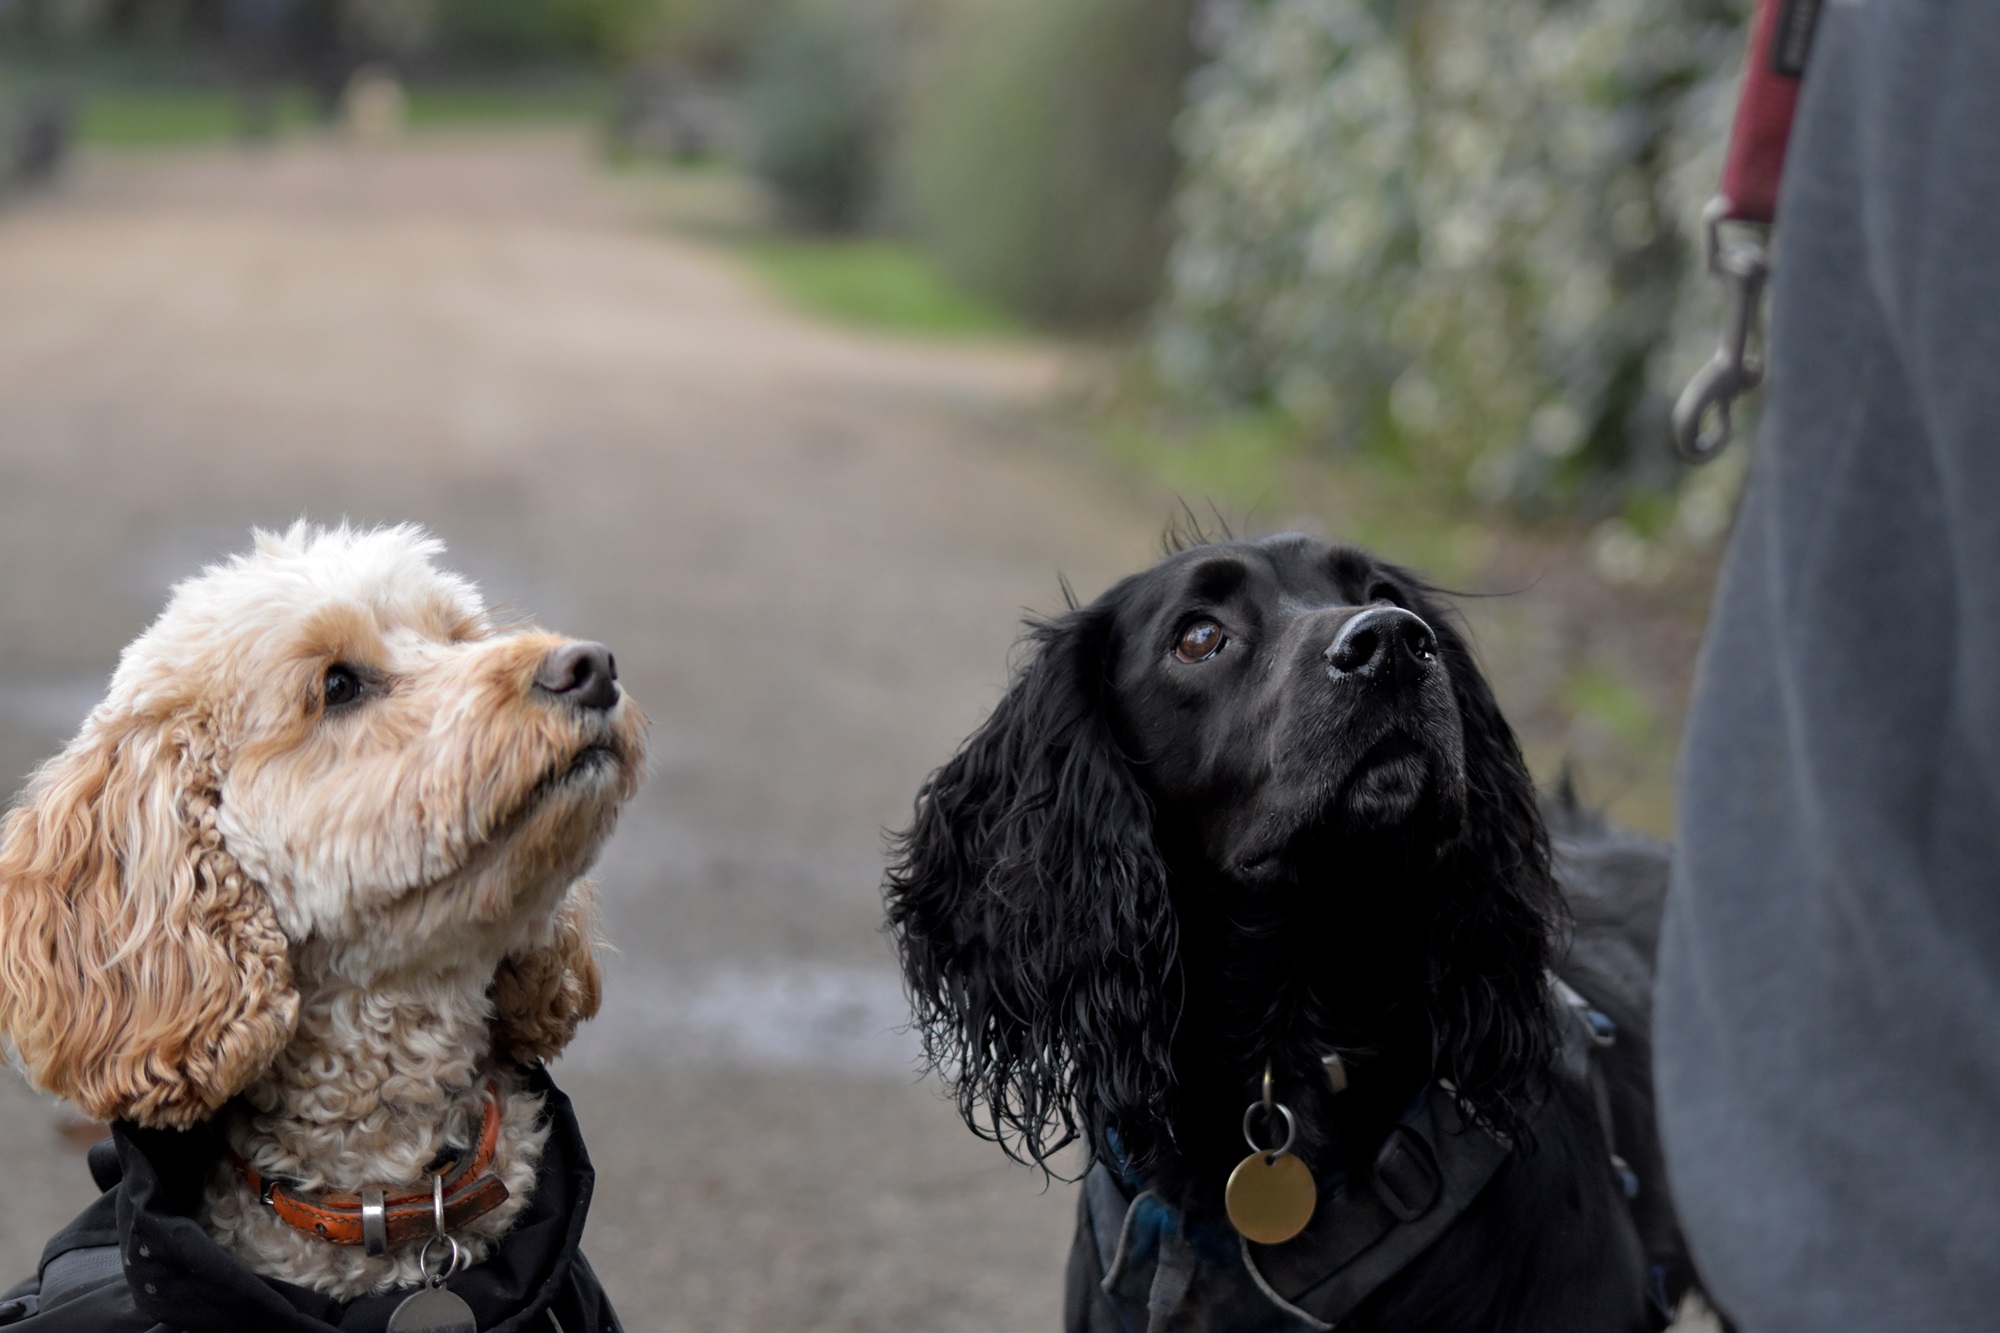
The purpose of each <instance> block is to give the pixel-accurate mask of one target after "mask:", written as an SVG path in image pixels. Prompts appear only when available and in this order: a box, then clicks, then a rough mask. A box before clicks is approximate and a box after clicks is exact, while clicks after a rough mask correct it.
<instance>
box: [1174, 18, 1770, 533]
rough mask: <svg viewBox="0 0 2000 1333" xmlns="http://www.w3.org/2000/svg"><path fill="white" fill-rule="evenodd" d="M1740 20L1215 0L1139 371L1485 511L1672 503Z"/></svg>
mask: <svg viewBox="0 0 2000 1333" xmlns="http://www.w3.org/2000/svg"><path fill="white" fill-rule="evenodd" d="M1747 11H1748V3H1747V0H1403V2H1402V3H1396V2H1395V0H1234V2H1233V3H1232V2H1231V0H1210V5H1209V7H1208V8H1207V9H1206V10H1205V11H1204V14H1203V21H1204V32H1203V37H1204V41H1205V43H1206V45H1207V48H1208V50H1209V52H1210V53H1211V55H1210V59H1209V61H1208V63H1207V64H1206V65H1205V67H1204V68H1203V69H1202V70H1201V71H1200V72H1199V73H1198V74H1197V75H1196V76H1195V79H1194V82H1193V85H1192V88H1191V92H1190V97H1189V102H1188V105H1187V107H1186V109H1185V111H1184V112H1183V114H1182V118H1181V121H1180V124H1179V131H1178V133H1179V142H1180V147H1181V149H1182V153H1183V157H1184V160H1185V164H1186V165H1185V174H1184V176H1183V181H1182V185H1181V189H1180V194H1179V198H1178V201H1177V209H1178V224H1179V231H1178V238H1177V241H1176V244H1175V248H1174V251H1173V254H1172V258H1171V261H1170V268H1169V279H1168V281H1169V291H1168V295H1167V298H1166V300H1165V301H1164V303H1163V306H1162V309H1161V312H1160V314H1159V316H1158V318H1157V321H1156V327H1155V332H1154V337H1153V341H1152V351H1153V358H1154V361H1155V364H1156V367H1157V371H1158V374H1159V376H1160V377H1161V378H1162V379H1163V380H1164V381H1165V383H1166V384H1167V385H1168V386H1169V387H1170V388H1172V389H1174V390H1177V391H1179V392H1180V393H1182V394H1185V395H1186V396H1188V397H1190V398H1192V399H1195V400H1197V401H1200V402H1205V403H1209V404H1214V405H1219V406H1220V405H1236V404H1246V403H1254V404H1274V405H1276V406H1278V407H1280V408H1282V409H1283V410H1284V411H1285V412H1286V413H1287V414H1288V415H1290V416H1291V417H1292V418H1293V419H1294V420H1296V421H1298V422H1299V423H1301V424H1302V425H1303V426H1304V427H1305V428H1306V429H1307V430H1308V431H1310V432H1311V433H1312V434H1313V435H1314V436H1315V437H1316V438H1318V439H1321V440H1323V441H1326V442H1328V443H1329V444H1331V445H1333V446H1335V447H1351V448H1361V449H1378V450H1386V451H1393V452H1395V453H1397V454H1399V455H1400V456H1402V457H1404V458H1406V459H1407V460H1408V461H1409V462H1410V463H1412V464H1413V465H1415V466H1417V467H1421V468H1423V469H1426V470H1432V471H1436V472H1438V473H1440V474H1442V476H1443V477H1445V478H1447V479H1449V480H1450V481H1451V482H1452V483H1453V484H1456V485H1460V486H1463V487H1464V488H1465V489H1466V490H1467V491H1468V492H1469V493H1470V494H1472V495H1474V496H1476V497H1478V498H1481V499H1486V500H1494V501H1513V502H1521V503H1525V504H1528V505H1530V506H1535V505H1541V504H1546V505H1550V506H1557V507H1562V508H1566V509H1567V508H1575V507H1582V508H1583V509H1585V510H1586V511H1591V510H1594V511H1596V512H1599V513H1603V512H1606V511H1608V510H1613V509H1616V508H1617V507H1618V506H1619V505H1620V504H1622V503H1623V502H1624V501H1625V500H1626V499H1627V498H1628V497H1629V496H1630V495H1631V494H1633V493H1634V491H1635V489H1636V490H1639V491H1647V490H1650V491H1654V492H1658V491H1661V490H1664V489H1666V488H1667V487H1669V486H1670V485H1671V484H1672V477H1673V476H1674V474H1673V473H1672V472H1671V471H1670V469H1671V468H1672V464H1671V463H1670V461H1669V454H1668V445H1667V416H1668V408H1669V405H1670V404H1671V402H1672V399H1673V396H1674V394H1675V393H1676V392H1678V390H1679V387H1680V385H1681V383H1682V382H1684V380H1685V378H1686V376H1687V375H1688V374H1689V373H1691V372H1692V371H1693V369H1694V368H1695V367H1696V366H1697V365H1699V364H1700V362H1701V361H1702V360H1703V359H1704V358H1705V357H1706V356H1707V355H1708V353H1709V352H1710V351H1711V350H1712V348H1713V345H1714V341H1715V336H1716V330H1717V329H1718V327H1719V325H1718V322H1717V321H1718V320H1719V319H1720V295H1719V292H1718V291H1716V290H1715V286H1716V285H1715V284H1714V283H1713V282H1712V281H1711V280H1710V279H1708V278H1707V276H1706V275H1705V272H1704V270H1703V266H1702V256H1701V237H1700V213H1701V208H1702V205H1703V203H1704V202H1705V201H1706V200H1707V198H1708V196H1709V195H1710V194H1712V193H1713V192H1714V190H1715V188H1716V184H1717V181H1718V180H1719V177H1720V171H1721V158H1722V151H1723V147H1724V143H1725V140H1726V137H1727V133H1728V128H1729V118H1730V115H1731V112H1732V110H1733V106H1734V97H1735V90H1736V84H1737V80H1738V77H1739V75H1740V69H1741V63H1742V59H1743V28H1742V24H1743V21H1744V19H1745V18H1746V16H1747ZM1702 489H1703V494H1704V495H1706V494H1707V492H1708V491H1710V490H1713V489H1714V487H1713V485H1709V486H1706V487H1704V488H1702ZM1704 506H1705V507H1704ZM1714 508H1715V503H1714V501H1713V499H1712V498H1710V499H1705V500H1703V501H1702V502H1701V503H1700V504H1698V505H1697V506H1696V509H1697V510H1699V511H1700V512H1701V513H1702V514H1707V513H1708V512H1709V511H1712V510H1714ZM1690 521H1693V522H1705V521H1706V520H1705V519H1703V518H1697V517H1694V516H1692V515H1691V516H1690ZM1628 563H1629V562H1628Z"/></svg>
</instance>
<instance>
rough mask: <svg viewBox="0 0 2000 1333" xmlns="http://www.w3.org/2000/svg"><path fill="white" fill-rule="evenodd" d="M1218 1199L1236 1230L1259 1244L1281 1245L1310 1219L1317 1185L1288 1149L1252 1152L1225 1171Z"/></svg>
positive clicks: (1302, 1164) (1304, 1166)
mask: <svg viewBox="0 0 2000 1333" xmlns="http://www.w3.org/2000/svg"><path fill="white" fill-rule="evenodd" d="M1222 1200H1223V1203H1224V1205H1225V1206H1227V1208H1228V1209H1229V1220H1230V1222H1231V1223H1233V1224H1234V1225H1235V1227H1236V1229H1237V1230H1238V1231H1240V1232H1242V1233H1243V1234H1244V1235H1245V1236H1247V1237H1248V1238H1250V1239H1251V1240H1254V1241H1256V1242H1257V1243H1258V1244H1259V1245H1282V1244H1284V1243H1285V1242H1286V1241H1288V1240H1290V1239H1291V1238H1292V1237H1294V1236H1296V1235H1298V1234H1299V1233H1300V1232H1301V1231H1304V1230H1305V1229H1306V1223H1308V1222H1310V1221H1312V1215H1313V1209H1314V1208H1315V1207H1317V1206H1318V1204H1319V1189H1318V1188H1317V1187H1316V1186H1315V1185H1314V1184H1313V1177H1312V1172H1311V1171H1309V1170H1307V1169H1306V1164H1305V1163H1304V1162H1301V1161H1300V1160H1299V1159H1298V1158H1296V1157H1294V1156H1292V1155H1291V1154H1290V1153H1288V1152H1281V1153H1278V1154H1277V1155H1276V1156H1275V1157H1274V1156H1272V1155H1270V1154H1268V1153H1261V1152H1253V1153H1251V1154H1250V1155H1249V1156H1248V1157H1246V1158H1244V1159H1243V1160H1242V1161H1240V1162H1238V1163H1237V1164H1236V1169H1235V1170H1234V1171H1231V1172H1230V1173H1229V1186H1228V1188H1227V1189H1225V1190H1224V1191H1223V1194H1222Z"/></svg>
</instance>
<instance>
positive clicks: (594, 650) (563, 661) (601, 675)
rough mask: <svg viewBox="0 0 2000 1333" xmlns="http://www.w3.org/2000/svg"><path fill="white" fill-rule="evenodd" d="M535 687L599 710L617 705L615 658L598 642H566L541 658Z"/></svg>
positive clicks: (581, 706)
mask: <svg viewBox="0 0 2000 1333" xmlns="http://www.w3.org/2000/svg"><path fill="white" fill-rule="evenodd" d="M535 688H536V689H538V690H541V691H542V692H543V693H545V694H552V695H555V696H556V697H557V698H559V699H565V700H568V701H569V702H570V703H573V704H575V705H576V706H577V707H578V708H595V709H598V710H600V711H602V710H603V709H606V708H609V707H611V705H613V704H615V703H617V702H618V659H617V658H615V657H613V656H612V655H611V650H610V649H609V648H606V647H605V646H604V645H603V644H601V643H566V644H564V645H563V646H562V647H560V648H558V649H556V650H555V651H554V652H552V653H550V654H549V655H548V656H547V657H544V658H543V659H542V665H541V666H540V667H539V668H537V669H536V671H535Z"/></svg>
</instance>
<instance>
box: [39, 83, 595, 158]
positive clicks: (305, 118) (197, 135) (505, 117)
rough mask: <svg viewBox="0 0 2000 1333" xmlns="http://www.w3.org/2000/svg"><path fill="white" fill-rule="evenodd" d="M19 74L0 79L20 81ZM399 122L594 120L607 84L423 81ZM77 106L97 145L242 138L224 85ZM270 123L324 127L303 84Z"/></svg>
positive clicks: (159, 89) (110, 94)
mask: <svg viewBox="0 0 2000 1333" xmlns="http://www.w3.org/2000/svg"><path fill="white" fill-rule="evenodd" d="M26 82H27V81H26V80H25V79H23V78H21V77H19V76H18V75H16V76H15V77H14V78H11V79H5V80H0V84H7V83H11V84H25V83H26ZM405 96H406V99H407V100H406V122H405V123H406V125H407V127H408V129H409V130H410V131H411V132H414V133H421V132H423V131H425V130H433V129H456V128H466V127H476V126H482V125H490V126H495V127H509V128H511V127H526V126H531V125H575V124H582V123H586V122H589V121H593V120H601V119H602V118H603V117H604V115H605V114H606V113H607V112H608V110H609V108H610V105H611V98H612V91H611V88H610V86H609V84H607V83H602V82H578V83H574V84H559V85H555V86H551V87H525V88H523V87H507V86H504V85H497V86H487V85H476V84H468V85H425V84H421V83H419V84H415V85H412V86H409V87H407V88H406V89H405ZM77 97H78V101H79V105H80V107H81V118H80V120H79V124H78V137H79V139H80V141H81V142H83V143H84V144H87V145H90V146H92V147H98V148H186V147H195V146H199V145H203V144H214V143H227V142H230V141H233V140H236V139H240V138H241V137H242V136H243V109H242V103H241V100H240V99H239V98H238V97H237V96H236V95H235V94H234V93H233V92H231V91H230V90H229V89H227V88H219V87H203V86H199V85H181V86H176V85H158V86H148V85H146V84H134V85H111V86H95V87H93V86H89V85H88V84H86V85H85V86H83V87H82V88H81V89H80V90H79V92H78V93H77ZM274 128H275V130H276V132H277V133H278V134H279V135H280V136H283V135H288V134H298V133H306V132H311V131H313V130H315V129H319V128H323V125H322V122H321V121H320V120H319V118H318V117H317V116H316V115H315V114H314V110H313V105H312V100H311V98H310V96H309V95H308V94H307V93H306V91H305V90H304V89H302V88H288V89H285V90H283V91H282V92H281V93H279V95H278V97H277V99H276V116H275V123H274Z"/></svg>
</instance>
